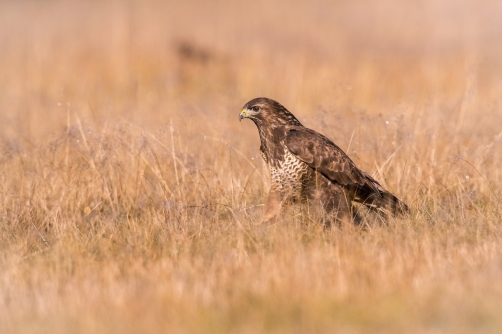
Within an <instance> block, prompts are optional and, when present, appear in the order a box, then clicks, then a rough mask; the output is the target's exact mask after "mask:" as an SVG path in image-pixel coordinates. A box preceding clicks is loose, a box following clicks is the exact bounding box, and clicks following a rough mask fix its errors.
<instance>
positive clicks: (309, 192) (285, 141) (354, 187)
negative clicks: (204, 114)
mask: <svg viewBox="0 0 502 334" xmlns="http://www.w3.org/2000/svg"><path fill="white" fill-rule="evenodd" d="M244 118H249V119H251V120H252V121H253V122H254V123H255V124H256V126H257V128H258V133H259V134H260V141H261V146H260V152H261V155H262V157H263V159H264V160H265V163H266V164H267V165H268V168H269V170H270V174H271V179H272V180H271V181H272V182H271V188H270V191H269V193H268V198H267V204H266V207H265V215H264V217H263V220H262V223H267V222H269V221H270V220H271V219H273V218H274V217H275V216H277V215H278V214H279V212H280V210H281V208H282V205H283V204H284V203H285V202H286V201H287V200H289V199H292V200H300V201H302V202H306V201H317V203H319V204H320V205H321V206H322V208H323V209H324V212H325V213H326V216H327V217H328V219H327V221H326V223H327V224H328V225H329V224H330V223H331V222H333V221H335V222H338V223H341V222H347V221H352V219H355V220H356V221H357V219H358V217H357V215H356V214H355V211H354V208H353V204H352V202H358V203H361V204H363V205H365V206H367V207H368V208H369V209H371V210H372V211H378V212H383V213H385V214H386V215H389V214H392V215H396V214H403V213H406V212H408V211H409V209H408V206H407V205H406V204H405V203H403V202H402V201H400V200H399V199H397V198H396V196H394V195H393V194H391V193H390V192H389V191H387V190H386V189H384V188H383V187H382V186H381V185H380V184H379V183H378V182H377V181H376V180H375V179H374V178H373V177H372V176H371V175H369V174H368V173H365V172H363V171H361V170H360V169H359V168H357V167H356V165H355V164H354V162H353V161H352V160H351V159H350V158H349V157H348V156H347V155H346V154H345V153H344V152H343V151H342V150H341V149H340V148H339V147H338V146H336V145H335V144H334V143H333V142H332V141H331V140H329V139H328V138H326V137H325V136H323V135H322V134H320V133H317V132H316V131H314V130H311V129H309V128H306V127H305V126H303V125H302V124H301V123H300V122H299V121H298V119H297V118H296V117H295V116H294V115H293V114H292V113H290V112H289V111H288V110H287V109H286V108H285V107H284V106H282V105H281V104H280V103H278V102H276V101H274V100H271V99H268V98H256V99H253V100H251V101H249V102H248V103H246V104H245V105H244V107H243V108H242V110H241V112H240V114H239V120H242V119H244Z"/></svg>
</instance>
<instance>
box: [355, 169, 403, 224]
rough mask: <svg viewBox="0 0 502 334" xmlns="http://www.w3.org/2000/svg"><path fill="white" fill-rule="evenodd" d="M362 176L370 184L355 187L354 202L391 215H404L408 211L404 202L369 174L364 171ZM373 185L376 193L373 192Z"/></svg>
mask: <svg viewBox="0 0 502 334" xmlns="http://www.w3.org/2000/svg"><path fill="white" fill-rule="evenodd" d="M364 176H365V177H366V179H367V182H368V183H370V184H365V185H364V186H362V187H359V188H357V189H356V191H355V198H354V200H355V201H356V202H358V203H361V204H363V205H365V206H367V207H369V208H370V209H374V210H378V211H381V212H383V213H385V214H387V215H392V216H396V215H405V214H408V213H409V212H410V208H409V207H408V205H406V203H404V202H403V201H401V200H400V199H398V198H397V197H396V196H394V195H393V194H391V193H390V192H389V191H387V190H386V189H385V188H384V187H382V186H381V185H380V183H378V182H377V181H376V180H375V179H374V178H373V177H372V176H371V175H369V174H367V173H364ZM375 187H376V189H377V190H378V193H377V192H375V190H374V188H375Z"/></svg>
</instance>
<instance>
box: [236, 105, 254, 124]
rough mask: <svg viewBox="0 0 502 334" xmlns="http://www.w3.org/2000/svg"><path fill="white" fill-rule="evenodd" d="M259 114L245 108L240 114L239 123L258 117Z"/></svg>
mask: <svg viewBox="0 0 502 334" xmlns="http://www.w3.org/2000/svg"><path fill="white" fill-rule="evenodd" d="M256 114H257V112H256V111H253V110H250V109H246V108H243V109H242V110H241V113H240V114H239V121H242V120H243V119H244V118H250V117H253V116H254V115H256Z"/></svg>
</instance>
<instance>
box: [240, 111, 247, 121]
mask: <svg viewBox="0 0 502 334" xmlns="http://www.w3.org/2000/svg"><path fill="white" fill-rule="evenodd" d="M246 115H247V114H246V109H242V110H241V113H240V114H239V122H240V121H242V120H243V119H244V118H246V117H247V116H246Z"/></svg>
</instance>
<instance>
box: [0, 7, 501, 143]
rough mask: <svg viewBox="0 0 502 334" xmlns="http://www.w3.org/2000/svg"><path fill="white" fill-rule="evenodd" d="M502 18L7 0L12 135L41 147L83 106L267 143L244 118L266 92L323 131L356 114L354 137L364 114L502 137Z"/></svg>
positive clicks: (2, 104) (2, 39) (440, 12)
mask: <svg viewBox="0 0 502 334" xmlns="http://www.w3.org/2000/svg"><path fill="white" fill-rule="evenodd" d="M501 18H502V3H501V2H500V1H490V0H486V1H476V2H474V1H454V0H451V1H450V0H445V1H433V0H417V1H411V0H410V1H388V0H384V1H362V0H355V1H327V0H316V1H309V2H306V1H296V0H293V1H290V0H288V1H281V0H278V1H253V2H250V1H194V0H188V1H153V0H152V1H135V0H128V1H2V2H1V3H0V48H1V52H0V133H1V134H0V136H1V137H2V138H4V139H8V140H21V139H22V140H23V141H24V142H25V143H32V144H33V143H35V142H36V140H37V139H40V138H43V137H47V136H51V135H54V133H56V132H57V131H61V130H62V129H64V126H66V125H67V111H68V109H70V110H71V115H72V116H71V117H73V116H75V117H76V116H77V115H78V117H79V118H81V119H82V120H84V122H86V123H87V124H89V125H92V126H98V127H99V126H100V124H103V122H104V121H105V120H117V121H126V122H133V123H134V124H136V125H138V126H144V127H146V128H152V129H154V128H156V127H158V126H159V125H161V124H167V123H168V122H169V120H170V119H174V120H175V121H177V120H178V119H180V121H181V122H183V127H184V129H185V130H186V132H189V131H190V129H191V127H192V126H195V127H198V126H199V125H202V126H204V127H208V128H211V129H212V130H214V131H216V132H217V133H224V136H225V134H228V138H226V140H228V141H229V142H232V138H234V136H236V135H237V134H241V135H242V133H244V134H245V135H250V136H251V135H253V137H251V138H254V137H256V136H255V133H254V131H255V129H254V128H252V127H251V126H250V124H246V125H243V124H239V123H238V122H236V121H237V116H236V115H237V112H238V111H239V109H240V107H241V106H242V105H243V104H244V103H245V102H247V101H248V100H250V99H252V98H254V97H257V96H267V97H270V98H274V99H276V100H278V101H280V102H281V103H282V104H284V105H285V106H286V107H288V108H289V109H290V110H291V111H292V112H294V113H295V114H297V115H298V116H299V118H304V119H306V120H307V121H306V125H310V126H313V125H314V124H317V125H319V126H322V124H321V123H320V122H318V123H315V122H313V121H311V120H312V118H315V117H318V118H319V117H321V116H320V115H323V113H324V114H329V117H326V119H327V120H326V121H327V122H328V125H330V126H331V127H337V125H336V122H334V121H333V120H334V119H336V117H338V118H340V117H342V118H343V119H344V121H348V122H349V123H346V124H344V125H341V127H343V128H345V127H346V126H348V127H350V128H351V130H350V131H349V136H350V132H351V131H352V128H353V127H354V124H357V122H359V121H360V120H361V117H363V116H361V115H363V114H364V115H370V116H371V115H373V116H374V115H383V116H384V117H387V118H390V117H393V116H395V115H401V116H402V115H406V117H409V118H412V119H417V118H418V116H420V115H422V116H423V115H426V116H428V117H433V118H434V122H438V121H441V122H442V124H443V126H444V128H445V129H448V130H451V131H452V132H451V134H455V133H458V132H459V131H467V132H469V131H470V130H472V126H473V124H472V122H474V123H476V124H478V123H479V122H483V134H488V133H489V134H494V135H496V134H497V131H500V125H501V123H500V120H501V118H500V114H501V113H502V111H501V100H500V96H502V82H501V77H502V76H501V75H502V43H501V40H502V26H501V24H500V20H501ZM495 116H496V118H495V119H496V120H497V122H493V119H492V117H495ZM490 119H492V121H490ZM330 120H331V121H330ZM471 121H472V122H471ZM309 122H310V123H309ZM304 123H305V121H304ZM430 124H433V123H430ZM180 125H181V123H180ZM422 126H424V124H423V123H422ZM199 130H200V129H197V131H199ZM324 130H326V129H324ZM194 131H195V130H194ZM344 136H345V135H343V136H340V137H341V138H343V137H344ZM251 140H252V139H251Z"/></svg>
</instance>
